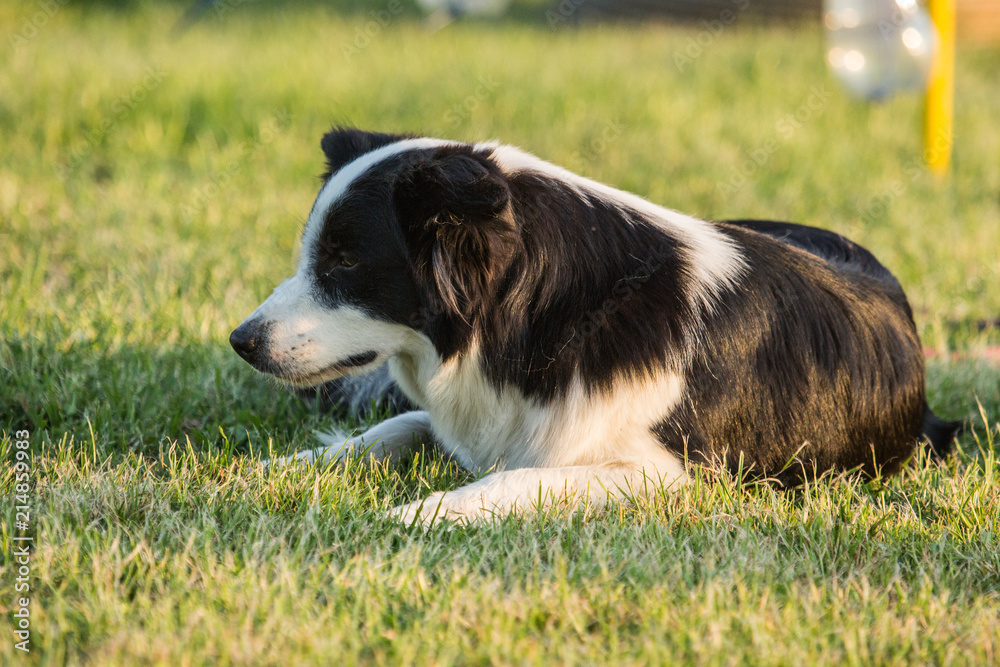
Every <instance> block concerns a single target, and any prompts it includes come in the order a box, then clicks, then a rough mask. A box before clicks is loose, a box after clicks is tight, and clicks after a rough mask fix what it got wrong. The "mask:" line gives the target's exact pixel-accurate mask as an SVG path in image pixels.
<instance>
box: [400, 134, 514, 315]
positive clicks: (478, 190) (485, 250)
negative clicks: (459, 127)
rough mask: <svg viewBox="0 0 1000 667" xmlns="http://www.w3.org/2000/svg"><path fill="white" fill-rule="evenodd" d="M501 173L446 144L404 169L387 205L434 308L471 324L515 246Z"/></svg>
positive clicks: (465, 149)
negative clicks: (397, 219)
mask: <svg viewBox="0 0 1000 667" xmlns="http://www.w3.org/2000/svg"><path fill="white" fill-rule="evenodd" d="M510 199H511V193H510V186H509V184H508V181H507V177H506V175H505V174H504V173H503V172H502V171H501V170H500V168H499V167H498V166H497V165H496V164H495V163H494V162H493V161H492V160H491V159H490V158H489V156H488V155H487V154H485V153H482V152H476V151H474V150H472V148H471V147H469V146H449V147H445V148H441V149H438V150H437V151H436V152H435V153H434V154H433V155H431V156H430V157H428V158H426V159H422V160H421V161H420V162H417V163H415V164H413V165H410V166H409V167H407V168H405V169H404V170H403V171H402V172H401V173H400V175H399V177H398V178H397V180H396V183H395V187H394V190H393V203H394V205H395V208H396V213H397V215H398V217H399V220H400V224H401V225H402V227H403V230H404V232H405V234H406V237H407V244H408V246H409V249H410V253H411V257H412V260H413V265H414V267H415V270H416V273H417V278H418V280H419V281H420V282H421V283H422V285H423V286H424V287H425V289H426V290H427V291H428V292H429V297H430V299H431V301H432V303H431V306H432V308H434V309H435V311H436V312H439V313H450V314H452V315H456V316H458V317H459V318H461V319H462V320H464V321H465V322H468V323H471V321H472V319H473V318H474V317H475V315H476V314H477V312H478V311H479V309H480V308H481V306H482V304H483V303H485V301H486V299H487V297H488V296H489V295H490V294H492V293H493V292H494V291H495V290H496V287H497V284H498V282H499V280H500V279H501V278H502V277H503V274H504V272H505V271H506V270H507V268H508V267H509V265H510V262H511V259H512V258H513V256H514V253H515V251H516V249H517V247H518V246H519V244H520V236H519V235H518V231H517V228H516V225H515V222H514V219H513V216H512V214H511V210H510Z"/></svg>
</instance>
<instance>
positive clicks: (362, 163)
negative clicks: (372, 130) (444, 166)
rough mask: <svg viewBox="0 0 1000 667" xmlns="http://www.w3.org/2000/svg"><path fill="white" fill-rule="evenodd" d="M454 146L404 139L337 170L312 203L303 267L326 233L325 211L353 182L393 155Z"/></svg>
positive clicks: (303, 239) (442, 140)
mask: <svg viewBox="0 0 1000 667" xmlns="http://www.w3.org/2000/svg"><path fill="white" fill-rule="evenodd" d="M452 145H456V142H454V141H447V140H445V139H429V138H426V137H421V138H418V139H403V140H401V141H397V142H396V143H393V144H387V145H385V146H382V147H381V148H376V149H375V150H373V151H371V152H369V153H365V154H363V155H361V156H359V157H357V158H355V159H354V160H353V161H352V162H348V163H347V164H346V165H344V166H343V167H341V168H340V169H339V170H337V172H336V173H335V174H333V175H332V176H331V177H330V180H329V181H327V182H326V185H324V186H323V189H322V190H320V191H319V195H317V197H316V202H315V203H314V204H313V207H312V211H310V212H309V219H308V220H307V221H306V228H305V230H304V231H303V232H302V250H303V252H302V259H301V261H300V267H301V266H302V265H304V264H308V263H310V261H311V259H312V254H311V253H312V252H313V250H314V249H315V247H316V241H317V240H319V235H320V232H322V231H323V219H324V218H325V217H326V212H327V211H328V210H329V209H330V207H331V206H333V205H334V204H335V203H337V200H339V199H340V198H341V197H343V196H344V193H346V192H347V189H348V188H350V187H351V183H353V182H354V181H356V180H357V179H358V178H359V177H360V176H362V175H364V174H365V173H366V172H367V171H368V170H369V169H371V168H372V167H374V166H375V165H376V164H378V163H379V162H382V161H383V160H386V159H388V158H390V157H392V156H393V155H399V154H400V153H405V152H406V151H410V150H420V149H424V148H439V147H441V146H452Z"/></svg>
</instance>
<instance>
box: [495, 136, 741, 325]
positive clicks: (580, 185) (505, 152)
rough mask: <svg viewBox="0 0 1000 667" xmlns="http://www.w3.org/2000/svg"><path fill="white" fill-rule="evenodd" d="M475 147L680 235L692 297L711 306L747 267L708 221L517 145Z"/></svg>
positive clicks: (507, 165) (507, 166)
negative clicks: (689, 253) (694, 286)
mask: <svg viewBox="0 0 1000 667" xmlns="http://www.w3.org/2000/svg"><path fill="white" fill-rule="evenodd" d="M476 148H477V149H481V150H492V151H493V159H494V160H495V161H496V163H497V164H498V165H499V166H500V167H501V168H502V169H504V170H505V171H506V172H507V173H509V174H515V173H517V172H520V171H536V172H538V173H541V174H544V175H546V176H550V177H552V178H555V179H557V180H560V181H563V182H564V183H567V184H569V185H571V186H573V187H575V188H577V189H578V190H580V191H585V192H591V193H593V194H597V195H600V196H601V197H603V198H605V199H607V200H609V201H611V202H617V203H619V204H621V205H622V206H626V207H628V208H630V209H632V210H634V211H637V212H638V213H641V214H642V215H644V216H646V217H647V218H648V219H649V221H650V222H651V223H653V224H656V225H658V226H660V227H661V228H663V229H664V230H666V231H669V232H671V233H674V234H677V235H678V236H680V237H681V238H682V239H683V240H684V242H685V243H687V244H688V245H689V246H690V247H691V251H692V253H693V257H691V258H690V263H691V266H692V267H693V269H692V270H693V271H694V276H693V277H694V278H695V280H696V281H697V282H698V288H699V289H696V290H694V293H693V294H692V296H693V297H694V298H696V299H697V300H698V301H700V302H701V303H702V304H703V305H704V306H705V307H707V308H709V309H711V308H712V306H713V304H714V297H715V296H716V295H717V294H718V293H719V292H721V291H722V290H723V289H725V288H726V287H729V286H730V285H732V284H733V283H734V282H735V281H736V279H737V278H739V277H740V275H741V274H742V273H743V271H744V270H745V269H746V262H745V261H744V258H743V255H742V254H741V253H740V251H739V249H738V248H737V247H736V245H735V244H734V243H733V242H732V241H730V240H729V239H728V238H727V237H726V236H725V235H724V234H722V233H721V232H720V231H718V230H717V229H715V228H714V227H713V226H712V225H711V223H709V222H706V221H705V220H699V219H698V218H694V217H691V216H689V215H684V214H683V213H680V212H678V211H674V210H672V209H669V208H666V207H663V206H659V205H657V204H654V203H653V202H651V201H649V200H647V199H643V198H642V197H640V196H638V195H635V194H632V193H631V192H625V191H624V190H618V189H617V188H613V187H611V186H609V185H605V184H604V183H599V182H597V181H593V180H591V179H589V178H586V177H584V176H580V175H579V174H575V173H573V172H572V171H570V170H568V169H564V168H563V167H560V166H558V165H554V164H552V163H551V162H546V161H545V160H543V159H541V158H539V157H536V156H534V155H532V154H531V153H527V152H525V151H523V150H521V149H520V148H516V147H514V146H505V145H501V144H498V143H495V142H484V143H480V144H476Z"/></svg>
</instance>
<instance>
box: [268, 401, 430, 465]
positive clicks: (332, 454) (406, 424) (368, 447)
mask: <svg viewBox="0 0 1000 667" xmlns="http://www.w3.org/2000/svg"><path fill="white" fill-rule="evenodd" d="M318 437H319V440H320V441H321V442H322V443H323V446H322V447H317V448H316V449H307V450H304V451H301V452H299V453H297V454H293V455H292V456H286V457H283V458H280V459H275V460H274V461H271V462H269V463H268V465H273V466H282V465H288V464H290V463H326V462H327V461H343V460H344V459H346V458H348V457H355V458H356V457H359V456H363V457H364V460H366V461H381V460H384V459H388V458H390V457H391V458H394V459H397V460H398V459H400V458H402V457H403V456H404V455H405V454H406V453H408V452H410V451H412V450H413V449H414V448H415V447H416V446H417V445H418V444H420V443H421V442H429V441H430V440H431V439H432V435H431V420H430V416H429V415H428V414H427V413H426V412H424V411H419V410H418V411H414V412H407V413H404V414H401V415H396V416H395V417H391V418H389V419H386V420H385V421H384V422H381V423H379V424H376V425H375V426H373V427H371V428H370V429H368V430H367V431H365V432H364V433H362V434H361V435H356V436H353V437H352V436H349V435H347V434H341V433H321V434H319V436H318Z"/></svg>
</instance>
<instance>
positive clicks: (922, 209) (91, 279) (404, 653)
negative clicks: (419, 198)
mask: <svg viewBox="0 0 1000 667" xmlns="http://www.w3.org/2000/svg"><path fill="white" fill-rule="evenodd" d="M230 6H231V7H232V10H231V11H229V12H227V13H225V14H224V15H216V14H210V15H209V16H208V17H207V18H206V19H205V20H204V21H202V23H200V24H197V25H195V26H194V27H192V28H191V29H190V30H189V31H187V32H186V33H183V34H180V35H178V36H172V34H171V27H172V26H173V25H174V24H175V22H176V20H177V17H178V16H179V15H180V11H181V10H180V9H179V8H178V7H177V6H172V5H168V6H160V7H147V6H139V7H138V8H132V9H129V10H126V11H113V10H110V9H106V8H105V9H101V8H98V9H94V8H90V9H82V8H78V7H75V6H74V5H70V6H68V7H60V8H59V9H58V10H57V11H56V12H55V14H54V15H52V16H51V17H50V18H48V19H47V20H46V22H45V24H44V25H42V26H41V27H39V28H38V29H37V34H35V35H34V36H32V37H30V38H28V39H26V40H25V41H24V42H23V43H21V42H18V43H17V44H14V43H9V42H10V40H8V42H7V43H5V44H4V45H3V47H4V48H5V52H4V56H3V57H2V58H0V90H3V91H4V93H3V95H2V96H0V248H2V249H3V250H2V252H0V433H2V437H0V450H2V451H0V454H3V456H4V457H5V459H6V460H11V459H12V456H13V452H12V436H13V434H14V432H15V431H16V430H17V429H29V430H30V431H31V443H32V445H31V446H32V451H33V453H34V460H33V470H32V473H31V476H32V480H33V482H32V491H31V497H30V504H31V506H32V508H33V514H32V522H34V524H35V528H36V530H35V535H36V537H37V545H38V550H37V552H36V553H35V554H34V555H33V556H32V560H31V568H32V572H31V576H32V587H33V588H32V603H31V607H30V609H31V614H32V615H31V629H32V636H31V646H32V653H31V654H29V655H28V656H23V655H21V653H20V652H19V651H16V650H15V649H14V646H13V643H14V640H13V639H12V635H11V634H9V633H8V632H7V631H5V632H3V633H0V634H2V635H3V637H4V639H3V641H0V662H3V663H4V664H8V663H12V662H14V661H27V662H34V663H39V664H51V663H55V664H64V663H69V664H82V663H89V664H100V665H116V664H120V665H132V664H171V665H172V664H245V663H257V664H282V665H284V664H296V663H318V662H331V661H333V660H340V661H343V662H344V663H345V664H357V663H382V662H398V663H409V662H414V661H415V662H420V663H426V662H430V663H440V664H446V663H459V664H481V663H488V662H493V663H502V664H511V663H532V664H538V663H546V662H552V661H558V662H567V663H595V662H622V663H634V664H640V663H645V664H648V663H666V662H687V663H698V664H732V663H746V664H788V665H801V664H903V663H935V664H989V663H995V662H996V661H997V660H998V656H1000V619H998V615H997V611H996V609H997V608H998V604H1000V556H998V554H1000V544H998V539H1000V538H998V535H1000V533H998V525H997V522H998V518H997V517H998V511H997V509H996V508H997V504H998V502H1000V472H998V468H997V443H996V439H997V437H998V434H1000V370H998V369H997V367H996V366H995V365H993V364H991V363H990V362H988V361H984V360H982V356H983V354H984V352H985V351H986V350H988V349H989V348H991V347H995V346H996V345H997V344H998V342H1000V335H998V333H997V331H996V329H995V328H990V327H981V326H979V322H980V321H992V320H995V319H996V318H997V316H998V315H1000V288H998V285H1000V260H998V254H997V249H998V248H1000V200H998V197H997V193H998V192H1000V161H997V159H996V156H997V155H1000V129H998V128H997V125H996V121H995V119H996V118H997V117H998V115H1000V80H998V79H997V78H996V76H995V72H996V71H997V68H998V67H1000V51H998V50H997V49H996V48H986V47H965V48H963V49H962V50H960V52H959V58H958V80H957V88H958V95H959V98H958V100H959V101H958V105H957V108H956V128H957V133H956V153H955V165H954V172H953V174H952V177H951V178H950V180H948V181H946V182H938V181H936V180H934V179H932V178H931V177H929V176H928V175H926V174H925V173H924V172H923V171H922V170H921V169H919V168H917V167H916V166H915V165H916V164H917V163H914V162H913V160H915V159H918V158H919V154H920V151H921V146H920V139H919V136H920V135H919V131H918V130H919V100H918V99H917V98H916V97H913V96H900V97H897V98H894V99H892V100H890V101H888V102H886V103H884V104H881V105H874V106H872V105H865V104H861V103H859V102H856V101H853V100H851V99H849V98H848V97H846V96H845V95H844V94H842V93H841V91H840V89H838V88H837V87H836V84H835V82H834V81H832V80H831V79H830V77H829V75H828V74H827V72H826V70H825V65H824V62H823V50H822V44H821V39H820V35H819V32H818V30H817V29H815V28H812V27H800V28H794V29H793V28H777V29H771V30H764V29H759V28H753V27H749V28H727V29H726V30H725V31H724V32H723V33H721V34H720V35H718V36H717V37H713V38H712V39H711V40H710V41H709V42H708V43H707V45H704V46H703V47H702V52H701V53H700V54H698V55H697V57H696V58H694V59H693V60H692V61H690V62H683V63H682V66H680V67H679V66H678V65H677V62H678V60H677V59H676V54H678V53H681V54H684V53H686V50H687V49H688V48H689V47H690V43H691V42H690V40H691V39H693V38H696V37H697V36H698V32H697V30H698V27H697V26H695V27H694V28H689V29H685V28H679V27H669V26H659V25H650V26H644V27H624V26H583V27H581V28H579V29H575V28H563V27H560V28H559V29H556V30H550V29H549V27H548V25H547V24H546V23H545V20H544V16H543V15H542V13H541V12H540V11H538V10H537V9H531V8H528V9H525V8H522V9H521V10H520V11H519V13H518V14H517V18H516V19H515V20H512V21H511V22H508V23H500V24H487V23H475V22H471V23H460V24H455V25H452V26H449V27H447V28H445V29H444V30H442V31H440V32H437V33H430V32H428V31H427V30H426V29H424V28H423V27H422V26H421V25H420V24H419V23H418V22H417V21H415V20H414V18H413V13H412V11H410V10H409V9H407V10H406V11H403V12H402V13H400V14H398V15H396V14H393V16H392V19H391V21H389V23H388V25H387V26H385V27H380V28H379V30H378V31H373V32H374V34H372V35H369V43H368V44H367V45H365V46H364V48H360V49H359V50H358V52H357V53H354V52H351V51H350V49H345V45H347V46H352V45H355V44H356V42H355V40H356V39H357V36H358V30H359V29H361V30H362V31H363V30H364V29H365V27H366V22H367V20H368V18H366V14H365V11H366V10H365V9H363V8H361V9H358V8H356V9H354V10H353V11H352V12H348V13H346V14H336V13H333V12H331V11H329V10H325V9H322V8H315V7H312V6H311V5H309V4H308V3H302V4H296V5H294V6H292V7H291V8H290V9H287V10H285V11H279V10H277V9H268V7H267V6H264V7H262V8H258V7H255V6H248V5H235V4H233V5H230ZM387 6H388V5H387ZM30 15H31V14H30V12H29V10H28V9H23V10H18V9H16V8H14V7H6V6H5V7H4V8H3V9H0V34H2V35H4V36H11V35H19V34H23V30H24V23H23V20H24V19H25V18H26V17H29V16H30ZM703 41H704V40H703ZM695 43H697V42H695ZM349 52H350V55H347V54H348V53H349ZM334 122H352V123H355V124H358V125H360V126H363V127H369V128H375V129H386V130H410V131H418V132H424V133H431V134H439V135H444V136H449V137H455V138H461V139H467V140H476V139H483V138H492V137H498V138H501V139H503V140H504V141H507V142H509V143H514V144H518V145H521V146H523V147H526V148H528V149H530V150H532V151H533V152H535V153H537V154H539V155H541V156H543V157H546V158H548V159H551V160H553V161H555V162H557V163H561V164H565V165H567V166H569V167H571V168H573V169H575V170H577V171H580V172H582V173H584V174H586V175H589V176H592V177H594V178H597V179H599V180H603V181H606V182H610V183H613V184H615V185H618V186H620V187H623V188H626V189H629V190H633V191H636V192H639V193H641V194H643V195H645V196H647V197H649V198H651V199H653V200H654V201H657V202H660V203H663V204H666V205H668V206H671V207H673V208H677V209H680V210H684V211H686V212H690V213H694V214H697V215H701V216H704V217H715V218H721V217H727V216H729V217H735V216H762V217H763V216H766V217H776V218H786V219H791V220H799V221H803V222H810V223H813V224H818V225H821V226H823V227H826V228H829V229H833V230H835V231H839V232H842V233H846V234H848V235H850V236H851V237H853V238H855V239H856V240H857V241H859V242H861V243H863V244H865V245H867V246H868V247H870V248H871V249H872V250H873V251H874V252H875V253H876V255H877V256H879V257H880V258H881V259H882V260H883V261H884V262H885V263H886V264H887V265H888V266H889V267H890V268H891V269H892V270H893V271H895V272H896V273H897V275H898V276H899V277H900V280H901V281H902V283H903V285H904V287H905V288H906V289H907V291H908V293H909V294H910V296H911V300H912V302H913V305H914V309H915V312H916V317H917V322H918V326H919V328H920V331H921V334H922V336H923V338H924V341H925V344H926V345H927V346H928V347H930V348H932V349H933V350H935V351H936V352H937V353H938V356H937V358H936V360H934V361H932V362H931V363H930V367H929V377H928V386H929V393H930V400H931V403H932V405H933V406H934V407H935V408H936V409H937V411H938V412H939V413H941V414H943V415H945V416H947V417H949V418H963V419H965V420H966V422H967V424H968V425H969V427H970V430H969V432H968V433H967V435H965V436H963V438H962V439H961V441H960V451H959V453H958V455H957V456H955V457H954V458H952V459H950V460H949V461H948V462H946V463H945V464H944V465H937V464H933V463H930V462H927V461H924V460H920V461H916V462H914V464H913V466H911V467H910V468H908V469H907V470H906V471H905V472H904V473H903V474H902V475H900V476H898V477H896V478H893V479H891V480H887V481H884V482H874V483H868V484H863V483H861V482H859V481H857V480H852V479H840V480H824V481H822V482H820V483H817V484H816V485H813V486H810V487H809V488H807V489H803V490H801V491H797V492H794V493H779V492H777V491H774V490H773V489H769V488H767V487H759V486H753V485H748V484H743V483H741V482H740V481H739V480H736V479H731V478H723V479H721V480H718V481H716V482H713V483H707V482H705V481H703V480H700V479H699V480H697V481H696V483H694V484H692V485H691V486H690V488H687V489H684V490H682V491H680V492H679V493H675V494H670V495H669V496H666V497H663V498H659V499H657V500H655V501H654V502H650V503H648V504H643V505H641V506H639V507H633V506H626V505H623V506H615V507H612V508H610V509H608V510H605V511H602V512H598V513H591V514H588V515H587V516H583V517H581V516H577V517H563V516H557V515H540V516H530V517H525V518H510V519H507V520H504V521H501V522H499V523H497V524H495V525H489V526H480V527H472V528H458V529H454V530H445V529H444V528H434V529H432V530H430V531H429V532H426V533H424V532H422V531H416V530H414V531H411V530H408V529H405V528H402V527H399V526H396V525H393V524H391V523H389V522H387V521H386V520H385V518H384V514H383V513H384V510H385V509H386V508H388V507H389V506H391V505H393V504H396V503H398V502H400V501H401V500H405V499H410V498H416V497H418V496H421V495H425V494H426V493H428V492H429V491H432V490H437V489H446V488H451V487H454V486H456V485H458V484H460V483H461V482H462V481H464V480H466V479H467V477H466V475H465V474H464V473H462V472H460V471H458V470H456V469H455V468H453V467H451V466H449V465H447V464H446V463H444V462H443V461H441V460H440V459H439V458H438V457H436V456H434V455H433V454H431V455H427V456H421V457H418V458H417V460H416V461H413V462H408V463H406V464H403V465H400V466H393V467H386V468H382V467H379V468H376V469H375V470H372V471H362V470H357V469H350V470H339V469H321V470H301V471H281V472H265V471H263V470H262V469H261V468H260V467H259V466H258V465H257V464H256V462H257V460H258V458H260V457H264V458H266V457H268V456H270V455H271V452H284V451H287V450H290V449H298V448H300V447H302V446H304V445H305V444H306V443H307V442H308V440H309V433H310V432H311V431H312V430H314V429H316V428H322V427H323V426H325V425H328V424H329V421H330V417H328V416H326V415H324V414H322V412H321V411H319V410H317V409H316V406H315V405H314V402H313V401H310V400H302V399H299V398H296V397H293V396H291V395H289V394H288V393H286V392H285V391H284V390H282V389H280V388H278V387H276V386H274V385H272V384H269V383H267V382H265V381H263V380H262V379H261V378H260V377H259V376H255V375H253V374H252V372H251V371H249V369H247V368H246V367H245V365H244V364H243V363H242V362H241V361H240V360H239V359H238V358H236V356H235V355H234V354H232V353H231V351H230V350H229V349H228V346H227V344H226V337H227V335H228V332H229V331H230V329H231V328H232V327H233V326H234V325H235V324H236V323H238V322H239V321H240V320H241V319H242V317H243V316H244V315H245V314H246V313H248V312H250V310H251V309H252V308H253V307H254V306H255V305H256V304H257V303H258V302H259V301H260V300H261V299H262V298H263V297H264V296H266V295H267V294H268V293H269V291H270V289H271V288H272V287H273V286H274V285H275V284H277V282H278V281H280V280H281V279H282V278H283V277H285V276H286V275H287V274H288V273H289V272H290V270H291V267H292V266H293V255H294V252H295V246H296V238H297V232H298V231H299V229H300V228H301V225H302V223H303V221H304V218H305V215H306V213H307V212H308V210H309V207H310V205H311V203H312V198H313V196H314V195H315V190H316V188H317V185H318V182H317V180H316V175H317V174H318V173H320V171H321V169H322V164H321V162H322V160H321V155H320V151H319V148H318V140H319V137H320V135H321V134H322V132H323V131H324V130H325V129H326V128H328V127H329V125H330V124H332V123H334ZM758 163H759V164H758ZM955 353H957V355H958V358H955V356H954V354H955ZM977 401H978V403H977ZM979 404H981V408H980V407H979ZM359 426H363V425H359ZM3 475H4V476H3V477H2V481H0V489H2V494H0V496H2V497H3V498H5V499H6V498H11V497H13V495H14V490H15V486H14V479H13V475H12V474H11V468H9V467H8V468H5V470H4V473H3ZM14 514H15V511H14V507H13V503H12V502H7V503H5V506H4V507H3V508H2V510H0V522H2V523H0V533H2V534H3V538H4V545H5V550H4V555H3V559H4V560H3V564H2V565H0V590H2V595H0V610H2V611H3V612H4V614H3V615H4V617H5V618H7V619H10V618H11V612H13V610H14V606H13V605H14V598H15V595H14V592H13V591H14V579H15V576H16V570H15V565H14V563H13V562H12V560H11V559H10V552H9V551H8V546H9V545H10V539H11V537H12V535H13V531H14V518H15V516H14ZM15 664H16V663H15Z"/></svg>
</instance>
